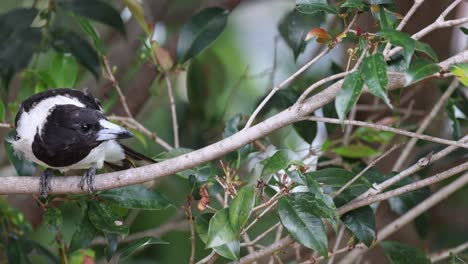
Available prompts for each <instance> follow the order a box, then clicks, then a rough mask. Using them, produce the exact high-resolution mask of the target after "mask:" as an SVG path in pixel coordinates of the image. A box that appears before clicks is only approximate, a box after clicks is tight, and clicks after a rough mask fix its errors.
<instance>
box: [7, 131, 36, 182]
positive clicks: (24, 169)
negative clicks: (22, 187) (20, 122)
mask: <svg viewBox="0 0 468 264" xmlns="http://www.w3.org/2000/svg"><path fill="white" fill-rule="evenodd" d="M15 135H16V132H15V131H10V132H9V133H8V136H7V137H6V138H5V139H6V140H5V141H4V145H5V152H6V154H7V157H8V160H9V161H10V163H11V164H12V165H13V167H15V170H16V173H17V174H18V175H19V176H32V175H34V174H35V173H36V164H34V163H33V162H31V161H29V160H26V159H21V158H19V157H18V156H17V154H15V151H14V150H13V147H12V146H11V143H10V142H9V141H8V139H9V138H15Z"/></svg>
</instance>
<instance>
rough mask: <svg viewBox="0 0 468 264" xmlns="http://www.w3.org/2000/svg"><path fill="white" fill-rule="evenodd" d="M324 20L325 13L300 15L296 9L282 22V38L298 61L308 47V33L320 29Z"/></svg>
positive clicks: (280, 27)
mask: <svg viewBox="0 0 468 264" xmlns="http://www.w3.org/2000/svg"><path fill="white" fill-rule="evenodd" d="M324 20H325V15H324V13H323V12H320V13H316V14H315V15H313V16H311V15H307V14H303V13H300V12H299V11H297V10H296V9H294V10H293V11H291V12H290V13H288V14H287V15H286V16H285V17H284V18H283V19H282V20H281V21H280V24H279V26H278V29H279V32H280V34H281V37H282V38H283V39H284V40H285V41H286V43H287V44H288V46H289V47H290V48H291V49H292V51H293V54H294V59H297V57H298V56H299V54H300V53H301V52H302V51H303V50H304V47H305V45H306V42H305V41H304V39H305V37H306V35H307V32H309V30H310V29H311V28H315V27H319V26H320V24H321V23H322V21H324Z"/></svg>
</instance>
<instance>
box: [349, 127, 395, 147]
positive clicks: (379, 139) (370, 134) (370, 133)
mask: <svg viewBox="0 0 468 264" xmlns="http://www.w3.org/2000/svg"><path fill="white" fill-rule="evenodd" d="M356 136H357V137H358V138H359V139H362V140H364V141H366V142H369V143H381V144H388V143H389V142H390V141H391V140H392V139H393V138H394V137H395V134H394V133H392V132H387V131H379V130H376V129H373V128H368V127H360V128H358V129H357V130H356Z"/></svg>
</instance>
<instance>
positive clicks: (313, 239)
mask: <svg viewBox="0 0 468 264" xmlns="http://www.w3.org/2000/svg"><path fill="white" fill-rule="evenodd" d="M313 209H314V208H313V207H312V205H311V204H310V203H309V202H307V201H306V200H303V199H300V200H295V199H290V198H287V197H281V198H280V199H279V202H278V214H279V217H280V220H281V223H282V225H283V226H284V227H285V228H286V230H287V231H288V233H289V234H290V235H291V236H292V237H293V238H294V240H296V241H297V242H299V243H301V244H302V245H303V246H305V247H308V248H310V249H313V250H315V251H317V252H318V253H320V254H321V255H322V256H324V257H328V249H327V246H328V240H327V234H326V232H325V228H324V226H323V223H322V220H320V217H318V216H316V215H314V214H313V213H312V210H313Z"/></svg>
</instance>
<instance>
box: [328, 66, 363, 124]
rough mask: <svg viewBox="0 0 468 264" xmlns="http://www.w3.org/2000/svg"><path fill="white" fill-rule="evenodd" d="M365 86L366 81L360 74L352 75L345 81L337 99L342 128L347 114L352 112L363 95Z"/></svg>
mask: <svg viewBox="0 0 468 264" xmlns="http://www.w3.org/2000/svg"><path fill="white" fill-rule="evenodd" d="M363 86H364V80H362V78H361V74H360V73H359V72H353V73H350V74H349V75H348V76H346V78H345V79H344V82H343V85H342V86H341V90H340V91H339V92H338V95H337V96H336V99H335V108H336V113H337V114H338V117H339V118H340V121H341V125H342V126H344V119H345V118H346V114H347V113H348V112H349V111H350V110H351V108H352V107H353V106H354V104H356V102H357V100H358V98H359V96H360V95H361V91H362V87H363Z"/></svg>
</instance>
